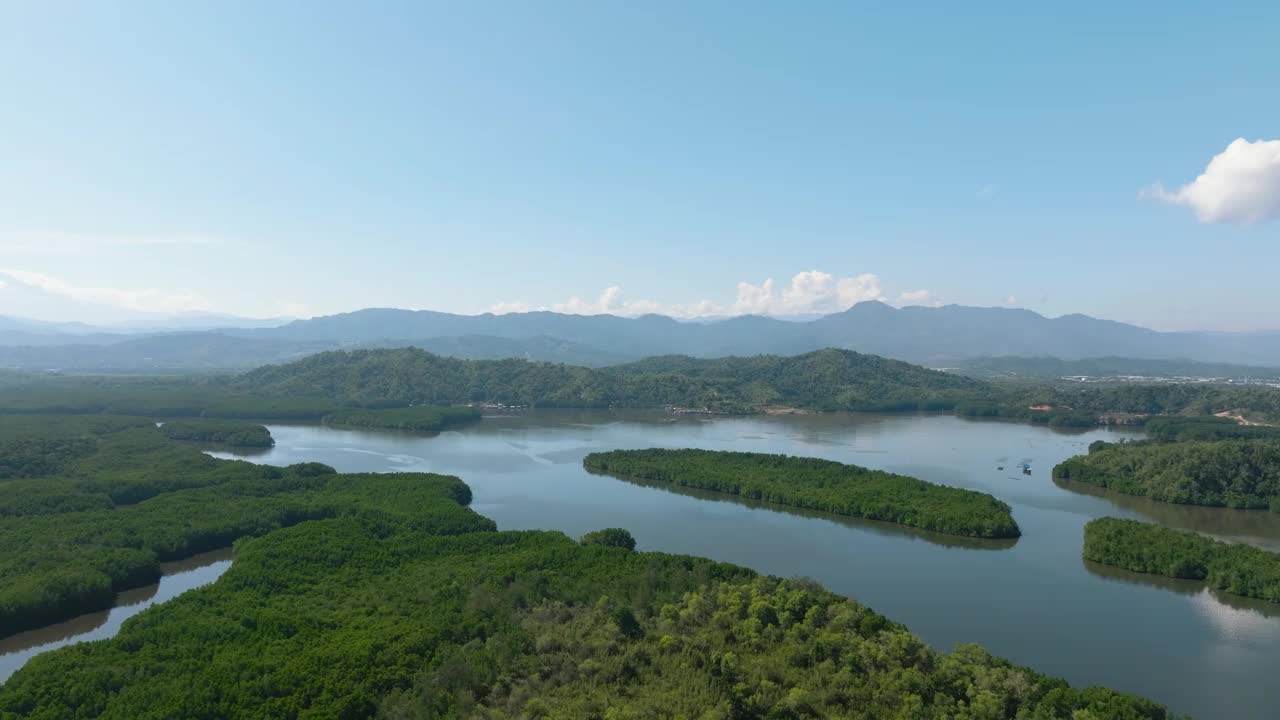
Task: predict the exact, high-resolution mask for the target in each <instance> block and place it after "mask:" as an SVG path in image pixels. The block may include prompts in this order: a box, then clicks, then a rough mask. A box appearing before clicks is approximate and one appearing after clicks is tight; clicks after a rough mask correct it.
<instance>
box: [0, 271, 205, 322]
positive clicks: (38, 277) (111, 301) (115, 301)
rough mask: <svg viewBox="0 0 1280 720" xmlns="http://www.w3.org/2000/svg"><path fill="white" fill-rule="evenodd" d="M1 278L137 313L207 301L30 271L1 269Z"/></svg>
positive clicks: (185, 308) (200, 306) (190, 307)
mask: <svg viewBox="0 0 1280 720" xmlns="http://www.w3.org/2000/svg"><path fill="white" fill-rule="evenodd" d="M0 275H3V276H4V279H5V280H7V281H8V282H10V283H13V284H15V285H20V286H25V287H28V288H33V289H35V290H41V291H44V292H46V293H49V294H51V295H57V296H59V297H65V298H69V299H71V300H76V301H79V302H84V303H90V304H94V305H107V306H110V307H114V308H121V309H125V310H136V311H140V312H153V313H173V312H189V311H207V310H211V309H212V306H211V305H210V304H209V302H208V301H207V300H205V299H204V298H202V297H200V296H199V295H197V294H195V293H193V292H190V291H183V292H170V291H166V290H156V289H153V288H142V289H136V288H110V287H81V286H78V285H72V284H71V283H69V282H66V281H65V280H62V279H60V278H56V277H53V276H52V275H45V274H44V273H39V272H32V271H30V270H5V269H0Z"/></svg>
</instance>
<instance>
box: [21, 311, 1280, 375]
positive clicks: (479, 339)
mask: <svg viewBox="0 0 1280 720" xmlns="http://www.w3.org/2000/svg"><path fill="white" fill-rule="evenodd" d="M201 321H202V322H205V323H207V324H205V325H204V326H200V325H199V324H196V325H194V329H184V330H183V331H181V332H167V331H160V332H157V331H154V330H149V329H146V328H139V329H130V328H121V327H112V328H98V327H93V326H87V325H81V324H75V323H70V324H61V323H39V322H35V321H26V320H20V319H16V318H3V317H0V366H3V367H14V368H27V369H33V368H38V369H52V368H62V369H69V370H77V369H80V370H88V369H116V370H144V369H174V370H177V369H238V368H247V367H253V366H257V365H262V364H265V363H270V362H280V361H285V360H291V359H296V358H298V357H302V356H305V355H308V354H311V353H315V352H320V351H323V350H328V349H335V348H352V347H401V346H407V345H414V346H418V347H421V348H424V349H426V350H429V351H431V352H435V353H438V354H443V355H452V356H457V357H464V358H483V359H495V358H504V357H520V358H526V359H532V360H550V361H556V362H566V363H572V364H579V365H587V366H602V365H610V364H617V363H621V362H627V361H631V360H636V359H639V358H643V357H649V356H654V355H671V354H680V355H692V356H695V357H721V356H726V355H755V354H761V353H768V354H778V355H794V354H799V353H804V352H808V351H811V350H816V349H819V348H825V347H836V348H844V349H850V350H856V351H858V352H863V353H873V354H877V355H883V356H886V357H890V358H895V359H900V360H906V361H909V362H913V363H918V364H923V365H929V366H935V367H937V366H947V365H950V364H955V363H958V362H960V361H963V360H965V359H970V358H978V357H989V356H1026V357H1055V358H1059V359H1063V360H1076V359H1082V358H1095V357H1104V356H1113V357H1126V358H1144V359H1185V360H1193V361H1200V362H1215V363H1232V364H1242V365H1255V366H1266V367H1275V366H1280V331H1269V332H1254V333H1225V332H1158V331H1155V330H1150V329H1147V328H1142V327H1138V326H1135V325H1128V324H1125V323H1119V322H1113V321H1109V320H1100V319H1097V318H1092V317H1088V316H1085V315H1065V316H1062V317H1058V318H1046V317H1044V316H1042V315H1039V314H1037V313H1035V312H1032V311H1030V310H1023V309H1011V308H979V307H966V306H960V305H948V306H944V307H919V306H913V307H904V308H895V307H892V306H890V305H886V304H884V303H880V302H863V303H859V304H857V305H854V306H853V307H851V308H849V309H848V310H846V311H844V312H839V313H834V314H831V315H825V316H821V317H818V318H816V319H813V320H809V321H795V320H780V319H776V318H771V317H763V316H751V315H748V316H741V317H734V318H729V319H724V320H716V321H710V322H689V321H679V320H675V319H672V318H669V317H665V316H660V315H644V316H640V317H635V318H627V317H619V316H614V315H567V314H560V313H553V312H529V313H511V314H504V315H493V314H484V315H455V314H450V313H442V312H433V311H426V310H419V311H413V310H397V309H379V308H371V309H365V310H358V311H355V312H350V313H343V314H339V315H330V316H325V317H317V318H312V319H309V320H295V321H292V322H287V323H285V324H282V325H276V326H268V327H250V326H248V324H249V323H248V322H237V319H235V318H217V317H215V318H202V319H201ZM258 322H262V321H258ZM275 322H279V321H275ZM266 324H268V325H271V324H273V322H272V321H266ZM219 325H222V326H221V327H219ZM188 327H191V326H188ZM202 327H203V328H208V327H212V328H214V329H202Z"/></svg>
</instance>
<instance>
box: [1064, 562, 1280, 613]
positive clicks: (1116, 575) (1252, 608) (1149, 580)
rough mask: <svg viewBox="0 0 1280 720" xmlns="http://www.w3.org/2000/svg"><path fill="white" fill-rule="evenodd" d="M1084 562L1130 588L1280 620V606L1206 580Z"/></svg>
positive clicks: (1092, 570) (1094, 571)
mask: <svg viewBox="0 0 1280 720" xmlns="http://www.w3.org/2000/svg"><path fill="white" fill-rule="evenodd" d="M1080 562H1081V563H1083V564H1084V569H1085V570H1087V571H1089V574H1091V575H1096V576H1097V577H1100V578H1104V579H1106V580H1110V581H1113V582H1118V583H1125V584H1128V585H1145V586H1147V587H1154V588H1160V589H1161V590H1168V591H1170V592H1174V593H1177V594H1179V595H1193V596H1196V598H1197V600H1198V601H1199V604H1200V605H1201V606H1202V607H1204V606H1211V605H1213V604H1215V603H1216V604H1218V605H1224V606H1226V607H1227V608H1230V609H1232V610H1237V611H1240V612H1244V613H1253V614H1255V615H1258V616H1260V617H1262V618H1280V604H1277V603H1271V602H1267V601H1266V600H1259V599H1257V598H1251V597H1244V596H1243V595H1232V594H1231V593H1225V592H1222V591H1220V590H1218V589H1217V588H1212V587H1209V586H1208V584H1207V583H1205V581H1203V580H1184V579H1182V578H1171V577H1165V576H1164V575H1151V574H1148V573H1138V572H1132V571H1130V570H1125V569H1123V568H1118V567H1113V566H1111V565H1103V564H1102V563H1096V562H1093V561H1092V560H1084V559H1082V560H1081V561H1080Z"/></svg>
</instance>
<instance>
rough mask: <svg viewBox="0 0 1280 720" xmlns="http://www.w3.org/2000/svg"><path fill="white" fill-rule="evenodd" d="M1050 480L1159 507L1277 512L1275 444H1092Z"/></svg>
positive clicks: (1279, 469)
mask: <svg viewBox="0 0 1280 720" xmlns="http://www.w3.org/2000/svg"><path fill="white" fill-rule="evenodd" d="M1053 477H1054V479H1056V480H1073V481H1076V482H1081V483H1086V484H1089V485H1096V486H1098V487H1103V488H1106V489H1108V490H1114V491H1115V492H1120V493H1124V494H1126V495H1140V496H1144V497H1149V498H1152V499H1154V500H1160V501H1162V502H1169V503H1177V504H1184V505H1205V506H1210V507H1229V508H1236V509H1242V510H1267V509H1269V510H1270V511H1272V512H1280V441H1277V440H1183V441H1178V442H1168V443H1151V442H1141V441H1140V442H1122V443H1107V442H1096V443H1093V444H1092V445H1090V446H1089V453H1088V454H1087V455H1077V456H1075V457H1072V458H1068V459H1067V460H1064V461H1063V462H1061V463H1059V464H1058V465H1056V466H1054V468H1053Z"/></svg>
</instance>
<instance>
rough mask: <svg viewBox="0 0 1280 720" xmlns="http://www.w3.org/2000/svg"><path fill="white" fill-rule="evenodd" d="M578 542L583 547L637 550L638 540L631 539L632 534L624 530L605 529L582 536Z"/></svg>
mask: <svg viewBox="0 0 1280 720" xmlns="http://www.w3.org/2000/svg"><path fill="white" fill-rule="evenodd" d="M578 542H580V543H582V544H583V545H607V546H609V547H620V548H623V549H625V550H635V549H636V539H635V538H633V537H631V533H630V532H628V531H626V530H624V529H622V528H605V529H603V530H596V531H594V532H589V533H587V534H586V535H583V536H582V539H580V540H579V541H578Z"/></svg>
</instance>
